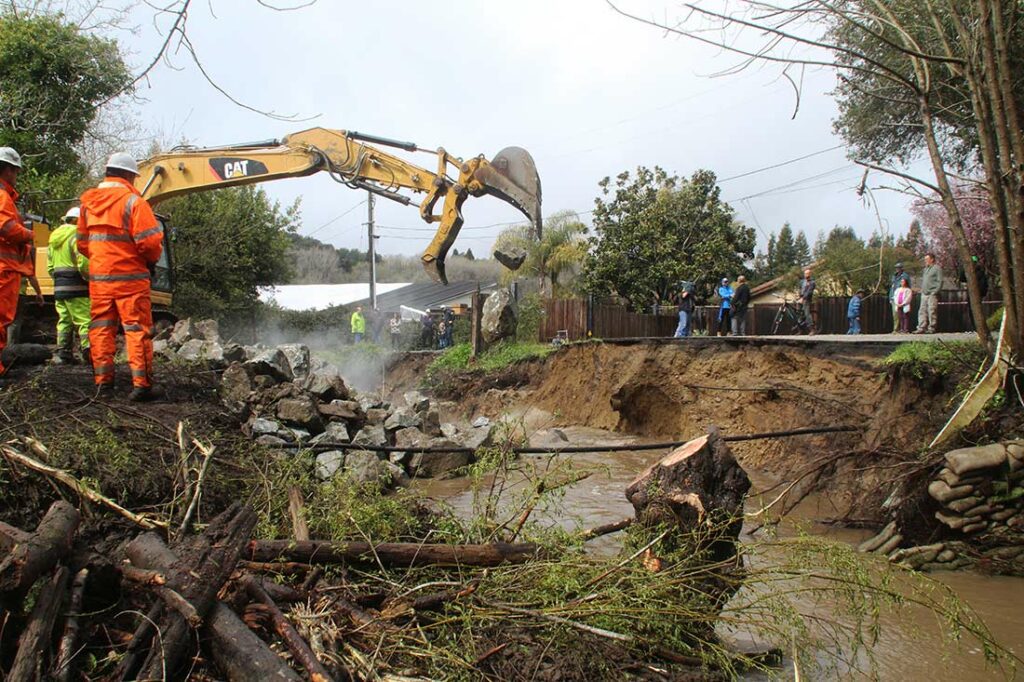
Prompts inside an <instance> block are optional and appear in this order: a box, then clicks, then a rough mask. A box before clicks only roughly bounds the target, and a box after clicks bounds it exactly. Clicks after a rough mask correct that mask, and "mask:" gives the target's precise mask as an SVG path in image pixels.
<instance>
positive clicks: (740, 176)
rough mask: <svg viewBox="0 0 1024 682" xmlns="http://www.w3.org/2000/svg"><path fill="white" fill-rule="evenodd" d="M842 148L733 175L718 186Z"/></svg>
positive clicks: (820, 151)
mask: <svg viewBox="0 0 1024 682" xmlns="http://www.w3.org/2000/svg"><path fill="white" fill-rule="evenodd" d="M842 148H843V145H841V144H837V145H835V146H834V147H829V148H827V149H819V150H818V151H816V152H811V153H810V154H804V155H803V156H798V157H796V158H795V159H789V160H788V161H782V162H780V163H774V164H772V165H770V166H764V167H763V168H755V169H754V170H751V171H747V172H746V173H740V174H739V175H731V176H729V177H727V178H722V179H721V180H719V181H718V184H722V183H723V182H729V181H730V180H739V179H740V178H745V177H747V176H749V175H756V174H758V173H763V172H765V171H769V170H773V169H775V168H782V167H783V166H788V165H789V164H791V163H796V162H797V161H803V160H804V159H809V158H811V157H813V156H818V155H819V154H825V153H827V152H831V151H835V150H836V149H842Z"/></svg>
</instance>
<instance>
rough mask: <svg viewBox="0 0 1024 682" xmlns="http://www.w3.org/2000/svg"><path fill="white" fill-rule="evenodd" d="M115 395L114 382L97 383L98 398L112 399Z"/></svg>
mask: <svg viewBox="0 0 1024 682" xmlns="http://www.w3.org/2000/svg"><path fill="white" fill-rule="evenodd" d="M113 397H114V382H113V381H108V382H107V383H105V384H96V399H97V400H110V399H111V398H113Z"/></svg>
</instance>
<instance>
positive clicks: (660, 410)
mask: <svg viewBox="0 0 1024 682" xmlns="http://www.w3.org/2000/svg"><path fill="white" fill-rule="evenodd" d="M891 349H892V346H891V345H873V344H856V345H854V344H844V343H831V342H823V343H818V344H806V343H804V344H792V343H769V342H746V343H735V342H734V343H726V342H722V341H721V340H717V339H708V340H700V341H698V342H696V343H685V344H679V343H659V342H656V341H653V342H644V343H635V344H613V343H590V344H581V345H574V346H569V347H567V348H565V349H563V350H561V351H559V352H557V353H555V354H553V355H551V356H549V357H548V358H546V359H544V360H537V361H532V362H525V363H519V364H517V365H513V366H512V367H509V368H508V369H506V370H504V371H503V372H501V373H497V374H494V373H491V374H487V375H481V374H478V373H472V372H466V373H461V374H458V375H453V376H449V377H447V378H445V379H443V380H442V381H441V382H439V384H438V385H437V386H436V387H435V390H436V391H437V393H438V394H439V395H441V396H442V397H446V398H449V399H452V400H454V401H456V403H457V405H458V407H459V409H460V410H461V411H462V412H463V416H465V417H473V416H477V415H486V416H489V417H496V416H498V415H499V414H500V413H502V412H506V411H513V412H522V411H525V410H526V409H527V408H530V407H533V408H538V409H540V410H543V411H545V412H547V413H550V414H551V415H553V419H554V422H555V424H553V425H562V426H570V425H578V426H588V427H596V428H601V429H607V430H613V431H618V432H623V433H629V434H632V435H637V436H642V437H649V438H665V439H677V438H679V439H683V438H691V437H694V436H696V435H699V434H701V433H703V432H705V431H706V429H707V427H709V426H711V425H716V426H718V427H719V428H720V429H721V430H722V432H723V433H726V434H743V433H754V432H763V431H773V430H785V429H793V428H801V427H812V426H833V425H854V426H859V427H862V428H863V431H862V432H859V433H857V432H855V433H848V434H832V435H825V436H801V437H798V438H788V439H780V440H761V441H753V442H748V443H736V444H735V446H734V451H735V452H736V454H737V456H738V457H739V458H740V460H741V462H742V464H743V466H744V467H745V468H747V469H749V470H753V471H757V472H760V473H762V474H765V475H767V476H769V477H770V478H774V479H784V478H792V477H794V476H795V475H799V474H801V473H804V472H806V471H808V470H809V469H810V468H812V467H813V466H815V465H816V464H820V463H821V462H822V461H827V460H830V459H833V458H835V461H830V462H829V463H828V466H826V467H825V469H824V470H823V471H821V472H815V473H814V474H813V475H810V476H808V477H807V483H808V484H811V483H814V482H818V483H820V484H824V485H825V487H826V489H827V490H828V491H829V492H830V493H831V494H832V496H833V499H832V502H833V503H834V504H835V506H836V515H837V516H842V515H848V516H849V517H850V518H852V519H854V520H858V521H861V520H864V521H871V520H876V519H877V518H878V515H877V510H878V508H879V506H880V502H881V500H880V499H877V498H878V496H879V494H881V489H882V486H881V485H880V484H881V483H883V482H885V481H887V480H890V478H891V474H892V472H891V470H886V469H874V470H865V467H871V466H875V465H879V464H882V465H884V464H886V463H888V462H889V461H890V460H891V461H892V462H896V461H899V460H904V459H906V458H907V456H908V455H911V456H912V453H916V452H918V451H920V448H921V447H922V446H923V445H924V443H925V439H926V436H927V434H929V433H934V429H935V428H936V427H937V426H938V425H939V424H941V422H942V420H943V418H944V417H946V416H947V413H948V410H949V409H950V408H949V402H950V398H951V389H950V388H949V385H950V384H951V383H952V381H951V380H946V381H943V380H930V381H920V380H917V379H912V378H902V377H897V376H891V375H889V374H887V373H886V372H885V371H884V370H882V369H881V368H880V366H879V364H878V361H879V360H880V359H882V358H883V357H885V355H886V354H888V353H889V352H890V351H891ZM423 362H424V360H423V358H422V357H414V358H410V359H408V360H401V361H399V362H397V363H396V364H395V366H394V369H393V370H392V372H391V373H390V376H389V384H391V385H392V386H397V385H399V384H400V383H404V382H406V381H409V380H411V379H415V378H416V377H417V376H419V377H421V378H422V376H423V375H422V368H423ZM410 370H411V371H410ZM410 385H411V384H410ZM846 453H856V454H854V455H851V456H849V457H846V456H844V455H845V454H846ZM855 470H856V471H855ZM865 496H867V497H865ZM869 499H870V501H871V502H873V504H868V502H869Z"/></svg>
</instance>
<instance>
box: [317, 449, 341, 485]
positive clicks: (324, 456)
mask: <svg viewBox="0 0 1024 682" xmlns="http://www.w3.org/2000/svg"><path fill="white" fill-rule="evenodd" d="M344 466H345V453H344V452H342V451H341V450H328V451H327V452H321V453H320V454H319V455H317V456H316V475H317V477H318V478H319V479H321V480H324V481H326V480H327V479H329V478H332V477H333V476H334V475H335V474H337V473H338V472H339V471H341V469H342V467H344Z"/></svg>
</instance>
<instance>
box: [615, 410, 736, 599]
mask: <svg viewBox="0 0 1024 682" xmlns="http://www.w3.org/2000/svg"><path fill="white" fill-rule="evenodd" d="M748 490H750V479H749V478H747V473H746V472H745V471H744V470H743V468H742V467H741V466H740V465H739V463H738V462H737V461H736V458H735V457H734V456H733V454H732V451H731V450H730V449H729V446H728V445H727V444H726V443H725V441H723V440H722V438H721V435H720V434H719V432H718V429H716V428H714V427H712V428H711V429H709V432H708V434H707V435H706V436H701V437H700V438H695V439H694V440H691V441H690V442H689V443H687V444H686V445H683V446H681V447H679V448H677V449H675V450H673V451H672V452H670V453H669V454H668V455H666V456H665V457H664V458H663V459H661V460H660V461H658V462H656V463H654V464H652V465H651V466H650V467H648V468H647V470H646V471H644V472H643V473H642V474H640V475H639V476H638V477H637V478H636V480H634V481H633V482H632V483H630V484H629V486H628V487H627V488H626V498H627V499H628V500H629V501H630V503H631V504H632V505H633V509H634V511H635V512H636V521H635V523H634V524H633V525H635V526H640V527H642V528H663V529H668V531H669V532H668V535H667V536H666V537H665V539H664V540H663V541H662V542H661V543H659V545H658V548H659V549H658V551H659V552H662V553H666V552H675V551H677V550H685V552H684V555H685V556H687V557H688V559H689V558H693V559H697V560H700V561H702V562H706V563H707V564H708V565H709V566H716V568H714V569H713V570H711V571H709V572H708V573H707V579H706V580H704V581H702V582H703V587H704V588H705V589H704V591H705V593H706V594H707V595H708V596H709V597H710V599H711V602H712V603H714V604H719V605H721V604H724V602H725V601H726V600H727V599H728V598H729V597H730V596H732V594H733V593H734V592H735V591H736V589H737V588H738V586H739V581H738V580H737V579H736V578H737V576H736V575H735V573H736V572H737V570H738V569H739V564H738V562H737V561H735V560H736V559H737V549H736V543H737V540H738V538H739V534H740V530H741V529H742V527H743V501H744V498H745V497H746V494H747V491H748ZM653 552H654V550H651V554H650V555H649V556H648V557H647V560H648V565H649V566H650V567H652V568H655V569H656V567H657V566H658V565H659V564H660V559H659V558H658V557H656V556H654V554H653Z"/></svg>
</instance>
